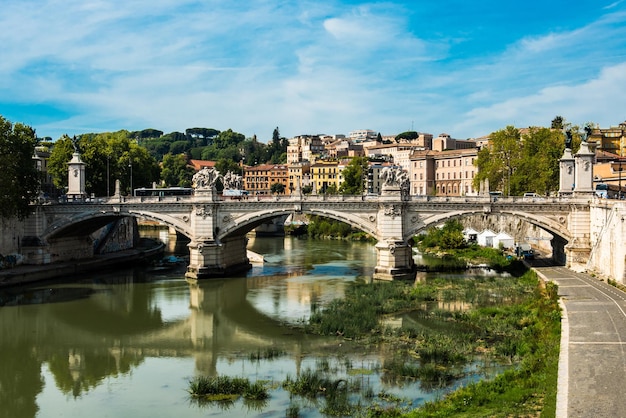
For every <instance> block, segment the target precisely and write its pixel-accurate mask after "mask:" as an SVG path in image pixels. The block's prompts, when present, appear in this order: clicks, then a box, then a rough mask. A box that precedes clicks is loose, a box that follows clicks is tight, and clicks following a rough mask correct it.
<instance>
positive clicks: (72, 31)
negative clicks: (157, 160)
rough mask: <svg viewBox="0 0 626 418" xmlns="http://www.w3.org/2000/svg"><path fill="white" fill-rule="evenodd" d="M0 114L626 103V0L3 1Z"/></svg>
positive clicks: (616, 107) (275, 116)
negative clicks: (363, 0)
mask: <svg viewBox="0 0 626 418" xmlns="http://www.w3.org/2000/svg"><path fill="white" fill-rule="evenodd" d="M0 45H1V47H0V56H1V57H2V59H1V60H0V115H2V116H3V117H5V118H6V119H9V120H10V121H12V122H22V123H25V124H28V125H30V126H32V127H34V128H35V129H36V130H37V134H38V135H39V136H51V137H52V138H53V139H57V138H59V137H60V136H61V135H63V134H68V135H75V134H80V133H86V132H103V131H117V130H120V129H128V130H141V129H146V128H155V129H159V130H162V131H164V132H166V133H168V132H172V131H181V132H182V131H184V130H185V129H186V128H192V127H205V128H215V129H219V130H226V129H229V128H231V129H233V130H234V131H237V132H241V133H243V134H244V135H246V136H248V137H249V136H252V135H254V134H256V135H257V136H258V138H259V139H260V140H262V141H267V140H268V139H270V138H271V136H272V131H273V129H274V128H275V127H279V129H280V132H281V135H282V136H286V137H292V136H295V135H300V134H347V133H348V132H350V131H352V130H356V129H372V130H375V131H379V132H381V133H382V134H383V135H392V134H397V133H400V132H403V131H406V130H411V129H413V130H416V131H419V132H428V133H432V134H434V135H438V134H440V133H443V132H445V133H448V134H450V135H452V137H454V138H459V139H464V138H471V137H479V136H483V135H487V134H489V133H490V132H493V131H495V130H498V129H502V128H504V127H506V126H507V125H514V126H517V127H526V126H531V125H532V126H549V125H550V122H551V120H552V119H553V118H554V117H555V116H557V115H560V116H563V117H564V118H565V119H566V121H568V122H570V123H572V124H577V125H583V124H585V123H587V122H594V123H597V124H599V125H600V126H602V127H608V126H615V125H617V124H619V123H621V122H623V121H625V120H626V0H617V1H612V0H608V1H604V0H577V1H571V0H568V1H561V0H547V1H546V0H541V1H537V0H526V1H523V2H521V1H501V0H498V1H495V0H486V1H480V0H478V1H474V2H468V1H466V0H437V1H426V0H415V1H381V2H361V1H348V0H346V1H338V0H337V1H324V0H310V1H309V0H302V1H297V0H293V1H292V0H284V1H268V0H246V1H213V0H197V1H192V0H151V1H147V0H146V1H139V0H137V1H133V0H123V1H121V0H120V1H118V0H2V8H1V11H0Z"/></svg>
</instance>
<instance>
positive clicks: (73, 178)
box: [67, 152, 87, 200]
mask: <svg viewBox="0 0 626 418" xmlns="http://www.w3.org/2000/svg"><path fill="white" fill-rule="evenodd" d="M67 165H68V173H67V186H68V188H67V198H68V200H84V199H85V197H86V195H87V194H86V192H85V163H84V162H83V161H82V160H81V158H80V154H79V153H78V152H75V153H74V154H73V155H72V160H71V161H70V162H69V163H67Z"/></svg>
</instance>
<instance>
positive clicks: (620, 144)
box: [587, 121, 626, 157]
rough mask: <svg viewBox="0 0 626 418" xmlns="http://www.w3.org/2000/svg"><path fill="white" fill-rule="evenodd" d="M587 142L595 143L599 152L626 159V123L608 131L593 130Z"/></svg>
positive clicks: (607, 129)
mask: <svg viewBox="0 0 626 418" xmlns="http://www.w3.org/2000/svg"><path fill="white" fill-rule="evenodd" d="M587 141H589V142H595V143H596V144H597V148H596V149H597V150H598V151H605V152H610V153H611V154H616V155H619V156H620V157H626V121H625V122H622V123H620V124H619V125H618V126H612V127H610V128H606V129H602V128H597V129H593V131H592V133H591V135H590V136H589V138H587Z"/></svg>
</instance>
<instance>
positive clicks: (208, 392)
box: [187, 376, 269, 403]
mask: <svg viewBox="0 0 626 418" xmlns="http://www.w3.org/2000/svg"><path fill="white" fill-rule="evenodd" d="M187 391H188V392H189V394H190V395H191V396H192V398H194V399H196V400H198V401H199V402H201V403H202V402H232V401H235V400H237V399H239V398H240V397H243V398H244V399H247V400H254V401H258V400H264V399H267V398H268V397H269V392H268V390H267V387H266V386H265V384H264V383H263V382H259V381H257V382H254V383H250V380H249V379H246V378H243V377H229V376H214V377H207V376H198V377H196V378H194V379H193V380H191V381H190V382H189V389H188V390H187Z"/></svg>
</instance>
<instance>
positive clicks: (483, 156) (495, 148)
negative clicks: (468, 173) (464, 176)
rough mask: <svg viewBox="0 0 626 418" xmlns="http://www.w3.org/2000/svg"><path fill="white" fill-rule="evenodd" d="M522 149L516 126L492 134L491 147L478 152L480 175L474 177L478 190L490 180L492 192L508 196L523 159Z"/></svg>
mask: <svg viewBox="0 0 626 418" xmlns="http://www.w3.org/2000/svg"><path fill="white" fill-rule="evenodd" d="M521 147H522V144H521V135H520V132H519V130H518V129H517V128H515V127H514V126H507V127H506V128H505V129H502V130H499V131H496V132H494V133H493V134H491V136H490V138H489V146H487V147H483V148H482V149H481V150H480V151H479V152H478V158H477V159H476V165H477V166H478V173H477V174H476V176H475V177H474V187H475V188H476V189H477V190H478V189H479V187H480V182H481V181H483V180H485V179H489V186H490V188H491V189H492V190H501V191H502V192H503V193H504V194H505V195H506V196H508V195H509V194H510V186H511V175H512V172H513V170H514V168H515V167H517V165H518V162H519V160H520V158H521Z"/></svg>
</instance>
